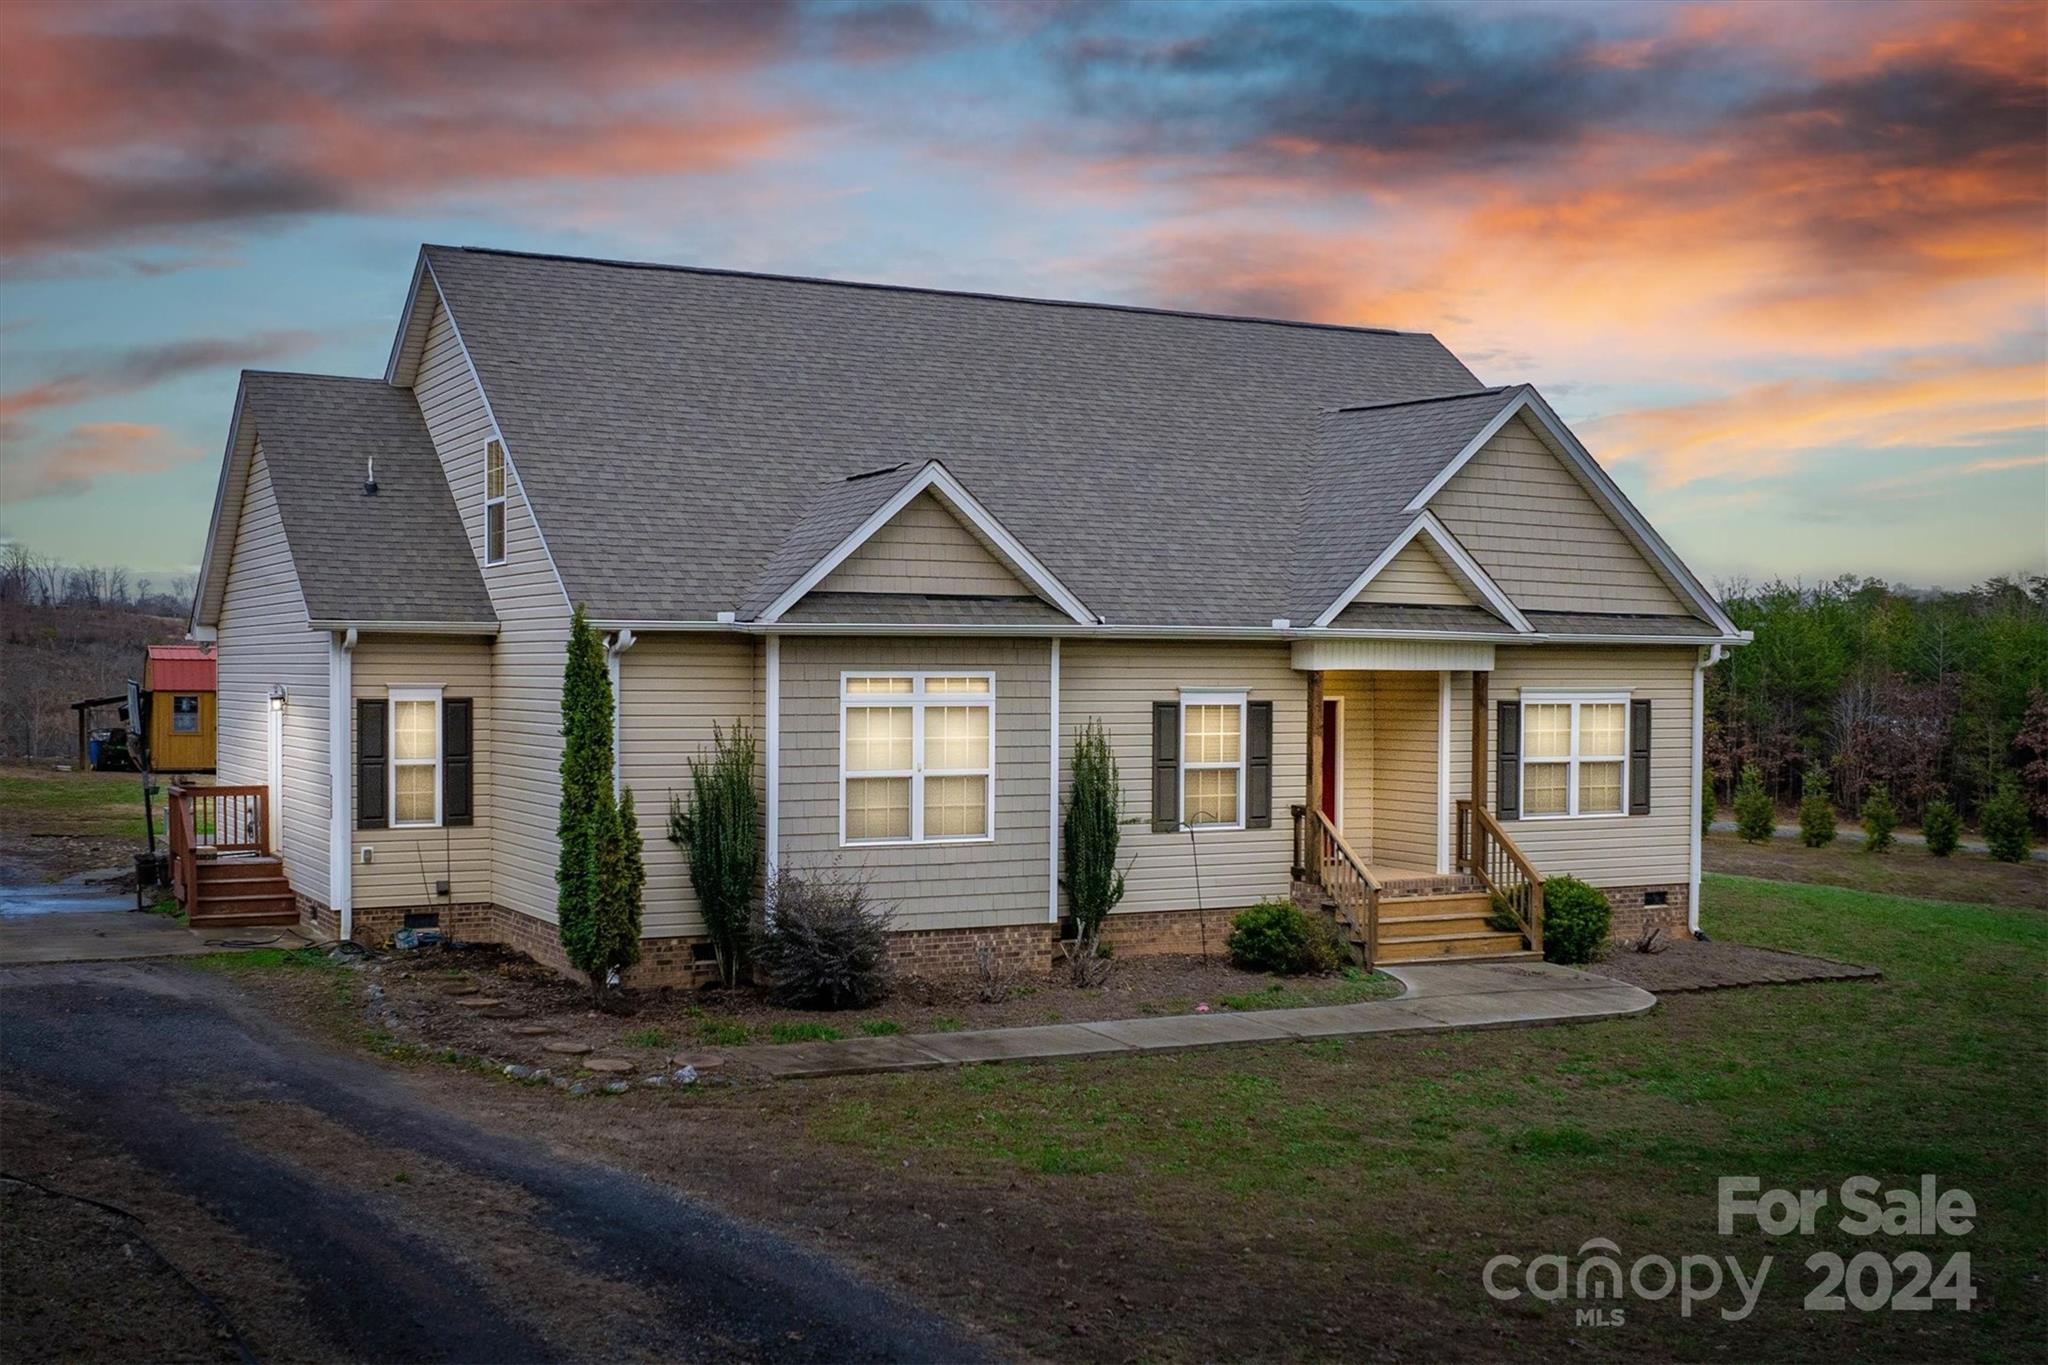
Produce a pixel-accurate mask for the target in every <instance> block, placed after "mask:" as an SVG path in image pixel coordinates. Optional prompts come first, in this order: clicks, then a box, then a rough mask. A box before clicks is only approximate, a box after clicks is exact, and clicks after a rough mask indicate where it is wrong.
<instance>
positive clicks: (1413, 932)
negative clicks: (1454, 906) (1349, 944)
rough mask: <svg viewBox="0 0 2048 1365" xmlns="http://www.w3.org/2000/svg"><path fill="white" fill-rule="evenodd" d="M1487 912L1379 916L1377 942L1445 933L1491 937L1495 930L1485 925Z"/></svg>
mask: <svg viewBox="0 0 2048 1365" xmlns="http://www.w3.org/2000/svg"><path fill="white" fill-rule="evenodd" d="M1489 913H1490V912H1489V911H1487V910H1484V909H1482V910H1476V911H1474V910H1464V911H1447V912H1445V913H1442V914H1435V915H1408V916H1403V917H1401V918H1398V919H1397V918H1394V917H1392V916H1388V915H1381V916H1380V942H1381V943H1382V944H1385V943H1390V942H1393V941H1394V940H1397V939H1410V940H1413V939H1418V938H1441V937H1442V936H1444V935H1445V934H1491V933H1498V932H1500V931H1499V930H1497V929H1495V928H1493V927H1492V926H1491V925H1489V924H1488V923H1487V922H1486V921H1487V917H1488V914H1489Z"/></svg>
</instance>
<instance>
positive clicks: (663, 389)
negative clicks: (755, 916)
mask: <svg viewBox="0 0 2048 1365" xmlns="http://www.w3.org/2000/svg"><path fill="white" fill-rule="evenodd" d="M426 254H427V259H428V261H429V264H430V265H431V267H432V269H433V272H434V275H435V278H436V279H437V280H438V282H439V284H440V287H441V289H442V290H443V292H444V295H445V297H446V298H447V300H448V303H449V306H450V308H451V309H452V310H453V312H454V315H455V319H456V323H457V325H458V326H459V327H460V328H461V331H462V336H463V340H464V343H465V344H466V346H467V348H468V350H469V353H470V357H471V359H472V360H473V362H474V363H475V365H476V367H477V370H478V372H479V375H480V376H481V378H482V381H483V384H484V388H485V391H486V392H487V393H489V395H490V398H491V404H492V408H493V410H494V411H495V413H496V415H497V418H498V422H499V425H500V426H501V428H502V429H503V431H504V434H505V438H506V441H507V443H508V445H509V447H510V452H511V455H512V458H513V459H514V461H515V462H516V463H517V465H518V469H519V475H520V481H521V484H522V485H523V487H524V488H525V490H526V493H527V496H528V497H529V498H530V499H531V500H532V502H533V505H534V508H535V511H536V514H537V515H538V517H539V519H540V521H541V524H542V526H543V527H544V528H545V530H546V534H547V538H548V545H549V547H550V549H551V550H552V551H553V554H554V558H555V564H556V567H557V568H558V569H559V571H560V572H561V575H562V578H563V581H564V583H565V585H566V586H567V588H568V590H569V593H570V595H571V597H572V598H574V599H575V600H576V601H578V602H581V603H585V604H587V605H588V606H590V608H591V609H592V611H593V612H594V614H596V615H598V616H600V617H609V618H615V619H642V620H673V619H695V620H708V619H711V618H712V617H714V616H715V615H716V614H717V613H718V612H720V611H724V610H737V609H741V608H743V607H745V606H746V605H747V604H748V602H749V599H750V598H751V597H754V596H757V595H758V593H759V592H760V591H761V590H763V585H765V584H767V583H769V582H772V581H774V579H775V578H776V577H777V576H778V575H780V574H781V573H783V572H785V571H786V565H787V559H786V557H787V558H793V557H794V556H795V554H796V550H795V548H794V546H795V544H796V543H797V541H798V540H799V539H801V540H802V542H803V543H805V544H808V543H809V540H810V538H811V535H812V532H814V531H815V532H817V533H818V538H820V539H822V538H823V532H824V527H825V526H826V524H827V523H828V522H829V523H830V524H832V525H837V524H838V520H839V519H840V518H842V517H843V515H845V514H848V509H847V508H845V507H834V508H830V509H824V510H819V509H816V508H815V507H814V504H815V503H816V500H817V498H818V488H819V485H820V483H821V482H824V481H827V480H836V479H843V478H844V477H846V476H847V475H849V474H854V473H857V472H860V471H862V470H868V469H874V468H877V467H881V466H887V465H894V464H899V463H900V464H905V465H908V466H911V467H913V468H914V467H917V466H921V465H922V464H923V463H924V462H925V461H926V460H928V459H940V460H943V461H944V462H945V464H946V467H947V468H948V469H949V470H950V471H951V472H952V473H953V474H954V475H955V476H956V477H957V478H958V479H959V480H960V481H961V483H962V484H963V485H964V486H965V487H966V488H968V489H969V490H971V492H972V493H973V495H974V496H975V498H976V499H978V500H979V501H980V502H981V503H982V504H983V505H984V506H986V507H987V508H988V509H989V511H990V512H991V513H992V514H993V515H994V516H995V517H996V518H997V519H998V520H1000V521H1001V522H1002V523H1003V525H1004V526H1005V527H1007V528H1008V529H1009V530H1010V531H1011V532H1012V533H1013V534H1015V535H1016V536H1017V537H1018V539H1019V540H1021V541H1022V542H1023V543H1024V544H1025V545H1027V546H1029V547H1030V549H1031V551H1032V552H1033V553H1034V554H1036V555H1037V556H1038V557H1039V558H1040V559H1041V560H1042V561H1043V562H1044V563H1045V565H1046V567H1047V568H1048V569H1049V570H1050V571H1051V572H1052V573H1053V574H1054V575H1055V576H1057V577H1058V578H1059V579H1060V580H1061V581H1062V582H1064V583H1065V584H1067V586H1069V587H1070V588H1072V589H1073V590H1074V592H1075V593H1076V594H1078V595H1079V596H1080V597H1081V599H1082V600H1084V601H1086V602H1087V603H1088V605H1089V606H1090V607H1091V608H1093V609H1094V610H1095V611H1097V612H1099V613H1100V614H1101V615H1102V616H1103V617H1104V618H1105V619H1106V620H1107V621H1109V622H1110V623H1112V624H1115V623H1144V624H1182V625H1258V626H1263V625H1266V624H1267V623H1268V622H1269V621H1270V620H1271V619H1272V618H1273V617H1275V616H1279V615H1286V614H1288V612H1287V610H1286V604H1288V603H1289V602H1290V601H1297V600H1299V598H1300V596H1301V592H1300V588H1299V583H1300V582H1301V580H1302V577H1303V575H1302V574H1301V573H1300V572H1298V566H1297V556H1296V553H1295V545H1296V541H1297V539H1298V538H1299V536H1300V533H1301V526H1300V518H1301V511H1300V509H1301V507H1302V505H1303V501H1304V489H1305V487H1306V486H1307V484H1308V482H1309V480H1310V478H1311V476H1314V478H1315V479H1316V481H1317V483H1318V485H1319V486H1322V485H1323V481H1324V480H1325V479H1332V480H1335V481H1336V483H1337V484H1338V485H1340V486H1341V487H1342V489H1343V490H1344V491H1345V493H1346V496H1347V497H1349V496H1350V495H1351V491H1350V490H1351V486H1352V485H1354V484H1359V485H1366V484H1370V485H1375V486H1376V485H1378V484H1380V483H1382V482H1385V483H1386V488H1385V489H1384V490H1382V491H1381V492H1380V493H1377V494H1375V495H1374V496H1373V497H1371V498H1369V499H1365V500H1364V502H1363V503H1361V504H1360V505H1361V506H1365V505H1366V504H1369V508H1370V509H1377V508H1379V507H1381V506H1383V505H1384V504H1385V503H1386V502H1387V501H1389V500H1391V499H1393V498H1394V497H1395V495H1396V493H1397V492H1399V497H1400V500H1401V501H1403V502H1405V501H1406V498H1407V497H1408V496H1410V495H1412V493H1413V492H1414V488H1413V487H1409V488H1407V489H1406V491H1405V492H1400V491H1399V486H1400V485H1401V484H1402V482H1403V481H1404V480H1406V479H1407V478H1408V475H1409V467H1408V465H1407V464H1406V463H1402V464H1401V465H1400V466H1399V468H1400V476H1399V478H1395V479H1388V480H1382V478H1381V476H1380V475H1379V474H1378V473H1376V472H1375V471H1374V470H1373V469H1371V468H1369V467H1367V466H1366V465H1364V464H1361V465H1360V466H1359V467H1356V468H1353V467H1350V466H1348V465H1346V464H1345V463H1344V455H1343V451H1344V450H1345V449H1346V448H1347V447H1345V446H1344V445H1343V442H1342V441H1341V440H1340V441H1338V442H1337V443H1335V444H1333V445H1331V446H1330V447H1329V448H1327V449H1324V448H1319V428H1321V427H1324V426H1326V425H1328V424H1329V423H1330V422H1333V421H1334V422H1335V423H1336V424H1337V426H1338V427H1340V428H1345V429H1346V430H1348V428H1349V427H1350V426H1353V425H1355V426H1357V427H1359V428H1361V429H1363V428H1366V427H1372V426H1374V425H1375V423H1374V421H1373V420H1372V419H1364V418H1350V419H1347V418H1344V417H1338V418H1334V419H1324V418H1321V417H1319V415H1318V414H1319V413H1320V412H1322V411H1324V410H1327V409H1330V408H1334V407H1338V406H1340V405H1343V404H1356V403H1372V402H1386V401H1390V400H1401V399H1413V398H1420V397H1428V396H1432V395H1441V394H1446V393H1464V392H1470V391H1471V390H1473V389H1474V388H1475V386H1476V384H1477V381H1476V380H1475V379H1474V378H1473V375H1472V372H1471V371H1470V370H1468V369H1466V368H1465V366H1464V365H1462V364H1460V363H1459V361H1458V360H1457V358H1456V357H1455V356H1453V355H1452V354H1451V353H1450V352H1449V351H1448V350H1446V349H1445V348H1444V346H1443V345H1442V344H1441V343H1440V342H1438V341H1437V340H1436V338H1434V337H1432V336H1426V335H1420V334H1414V333H1401V332H1384V331H1368V330H1361V329H1352V328H1339V327H1325V326H1316V325H1309V324H1296V323H1280V322H1260V321H1251V320H1244V319H1230V318H1217V317H1208V316H1200V315H1191V314H1179V313H1165V312H1156V311H1149V310H1144V309H1133V308H1118V307H1108V306H1100V305H1088V304H1061V303H1047V302H1034V301H1026V300H1017V299H1005V298H996V297H990V296H984V295H969V294H948V293H941V292H936V291H927V290H914V289H894V288H884V287H875V286H863V285H847V284H835V283H826V282H820V281H814V280H801V279H789V278H778V277H764V276H749V275H740V274H733V273H727V272H717V271H706V270H688V269H677V268H669V267H658V266H635V265H623V264H616V263H605V262H593V261H581V260H571V259H562V258H555V257H538V256H523V255H515V254H510V253H500V252H489V251H478V250H469V249H457V248H448V247H429V248H427V251H426ZM1376 449H1377V447H1375V446H1372V445H1371V444H1370V443H1367V444H1366V445H1363V446H1361V448H1360V456H1359V458H1360V459H1361V460H1366V459H1368V457H1369V458H1370V459H1378V458H1380V456H1379V455H1378V454H1374V453H1372V452H1373V451H1375V450H1376ZM1455 450H1456V447H1455V446H1454V447H1452V448H1451V449H1449V450H1442V449H1439V450H1438V451H1437V452H1436V453H1437V454H1438V456H1439V467H1440V466H1441V462H1442V460H1445V459H1448V458H1449V457H1450V455H1451V454H1454V453H1455ZM1430 472H1431V473H1434V470H1431V471H1430ZM1427 477H1428V476H1427V475H1425V476H1424V480H1426V478H1427ZM1422 481H1423V480H1418V481H1416V486H1417V487H1419V486H1420V483H1421V482H1422ZM1349 505H1350V504H1348V503H1347V506H1349ZM1396 506H1398V503H1397V504H1396ZM1372 515H1373V517H1374V518H1377V515H1378V513H1377V511H1373V513H1372ZM814 518H815V524H813V519H814ZM1398 529H1399V528H1398V527H1393V528H1384V531H1383V528H1382V527H1380V526H1379V525H1378V523H1377V520H1373V521H1372V522H1370V523H1369V524H1360V523H1358V522H1356V521H1355V520H1354V519H1353V518H1352V517H1351V516H1350V514H1348V513H1347V514H1346V515H1343V516H1333V517H1330V518H1325V519H1322V520H1321V521H1320V522H1319V530H1318V537H1319V540H1320V542H1321V543H1322V544H1324V545H1325V546H1326V548H1327V555H1326V556H1323V555H1318V556H1315V557H1313V563H1312V564H1310V565H1306V566H1305V567H1307V568H1308V569H1310V570H1311V572H1310V573H1309V574H1308V575H1307V576H1308V577H1312V578H1317V579H1318V580H1320V579H1321V578H1327V577H1328V576H1329V565H1330V563H1333V562H1334V561H1335V560H1336V559H1338V558H1340V557H1343V555H1344V554H1345V552H1346V549H1347V546H1346V544H1345V541H1346V540H1347V538H1348V537H1350V536H1352V535H1354V534H1355V535H1356V536H1357V537H1358V540H1359V543H1360V545H1361V546H1363V545H1369V544H1370V543H1371V538H1372V536H1374V535H1380V534H1382V533H1384V534H1392V533H1393V531H1395V530H1398ZM1368 558H1369V555H1368ZM1352 562H1353V568H1352V573H1353V574H1354V575H1355V574H1356V572H1357V570H1358V567H1360V566H1362V564H1363V563H1364V562H1365V561H1364V560H1356V559H1353V561H1352ZM1347 581H1348V580H1347ZM1337 586H1338V588H1340V589H1341V587H1342V586H1343V583H1339V584H1338V585H1337ZM1331 595H1332V596H1334V590H1333V592H1332V594H1331ZM1325 601H1327V599H1325ZM1320 605H1322V604H1318V606H1320ZM1302 610H1303V609H1302V608H1300V607H1297V608H1296V614H1301V612H1302Z"/></svg>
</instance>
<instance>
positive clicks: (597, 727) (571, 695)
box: [555, 607, 618, 986]
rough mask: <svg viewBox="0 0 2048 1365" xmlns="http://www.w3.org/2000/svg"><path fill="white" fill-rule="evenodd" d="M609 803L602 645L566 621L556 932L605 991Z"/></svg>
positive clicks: (613, 815)
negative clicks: (602, 928)
mask: <svg viewBox="0 0 2048 1365" xmlns="http://www.w3.org/2000/svg"><path fill="white" fill-rule="evenodd" d="M617 825H618V812H617V810H616V808H615V807H614V806H613V803H612V684H611V679H610V677H609V676H607V674H606V672H605V666H604V644H603V642H602V641H600V640H599V639H598V637H597V632H596V631H594V630H592V629H591V628H590V623H589V622H588V621H587V620H585V619H584V616H583V608H581V607H578V608H576V614H575V615H574V616H573V617H572V618H571V619H570V622H569V656H568V662H567V663H566V664H565V665H564V667H563V670H562V810H561V819H560V822H559V823H558V824H557V826H556V833H557V834H559V835H560V837H561V855H560V858H559V860H558V861H557V862H556V864H555V886H556V888H557V895H556V899H555V920H556V923H555V928H556V932H557V933H558V934H559V935H560V936H561V940H562V951H563V952H564V953H566V954H567V955H568V958H569V962H570V965H572V966H574V967H575V968H576V970H578V971H580V972H583V973H585V974H586V975H588V976H589V977H590V978H591V984H592V985H593V986H599V985H602V984H603V982H604V972H605V969H606V966H607V965H608V964H606V963H605V962H604V960H603V959H604V953H603V951H602V944H601V942H600V937H601V936H600V934H599V930H598V905H599V898H600V896H601V895H602V870H601V862H602V859H603V857H604V853H605V848H604V845H605V844H606V842H607V831H610V832H611V833H612V835H613V836H614V838H615V836H616V830H617Z"/></svg>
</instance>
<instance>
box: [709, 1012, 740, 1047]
mask: <svg viewBox="0 0 2048 1365" xmlns="http://www.w3.org/2000/svg"><path fill="white" fill-rule="evenodd" d="M696 1025H697V1038H698V1040H699V1041H700V1042H704V1043H709V1044H711V1045H712V1046H714V1047H744V1046H745V1045H746V1044H747V1042H748V1041H749V1039H750V1037H751V1035H750V1033H749V1031H748V1029H747V1026H746V1024H745V1023H743V1022H742V1021H740V1020H738V1019H721V1018H719V1017H718V1016H717V1015H712V1014H707V1015H702V1016H700V1017H699V1018H698V1019H697V1020H696Z"/></svg>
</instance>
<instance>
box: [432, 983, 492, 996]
mask: <svg viewBox="0 0 2048 1365" xmlns="http://www.w3.org/2000/svg"><path fill="white" fill-rule="evenodd" d="M481 989H482V987H480V986H478V985H477V984H476V982H474V981H451V982H449V983H448V984H447V985H445V986H443V987H442V988H441V994H443V995H475V994H476V993H477V992H478V991H479V990H481Z"/></svg>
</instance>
